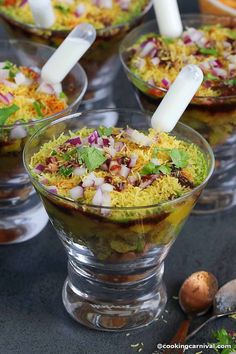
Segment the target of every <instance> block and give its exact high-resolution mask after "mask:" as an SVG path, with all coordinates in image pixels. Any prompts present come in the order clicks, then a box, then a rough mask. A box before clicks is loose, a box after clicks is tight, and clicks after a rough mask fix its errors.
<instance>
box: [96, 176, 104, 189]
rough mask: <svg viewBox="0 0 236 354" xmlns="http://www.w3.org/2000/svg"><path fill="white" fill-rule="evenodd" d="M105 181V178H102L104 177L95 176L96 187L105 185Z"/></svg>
mask: <svg viewBox="0 0 236 354" xmlns="http://www.w3.org/2000/svg"><path fill="white" fill-rule="evenodd" d="M103 183H104V178H102V177H95V178H94V185H95V186H96V187H99V186H101V185H103Z"/></svg>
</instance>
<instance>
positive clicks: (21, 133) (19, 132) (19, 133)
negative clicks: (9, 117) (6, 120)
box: [10, 125, 27, 139]
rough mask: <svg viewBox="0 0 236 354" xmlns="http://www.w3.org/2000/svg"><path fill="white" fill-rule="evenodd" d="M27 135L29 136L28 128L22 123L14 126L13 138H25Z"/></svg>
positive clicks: (11, 134) (11, 133)
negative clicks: (22, 125)
mask: <svg viewBox="0 0 236 354" xmlns="http://www.w3.org/2000/svg"><path fill="white" fill-rule="evenodd" d="M26 136H27V132H26V130H25V129H24V128H23V127H21V126H20V125H17V126H15V127H14V128H12V130H11V132H10V137H11V139H23V138H25V137H26Z"/></svg>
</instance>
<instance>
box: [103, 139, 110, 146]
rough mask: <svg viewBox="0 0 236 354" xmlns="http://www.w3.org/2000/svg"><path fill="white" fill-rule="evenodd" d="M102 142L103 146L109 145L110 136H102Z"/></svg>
mask: <svg viewBox="0 0 236 354" xmlns="http://www.w3.org/2000/svg"><path fill="white" fill-rule="evenodd" d="M102 143H103V146H109V145H110V140H109V139H108V138H102Z"/></svg>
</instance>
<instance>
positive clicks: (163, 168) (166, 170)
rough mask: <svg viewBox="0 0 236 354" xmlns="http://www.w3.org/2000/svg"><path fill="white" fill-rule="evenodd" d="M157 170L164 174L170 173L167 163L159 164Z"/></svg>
mask: <svg viewBox="0 0 236 354" xmlns="http://www.w3.org/2000/svg"><path fill="white" fill-rule="evenodd" d="M159 171H160V172H161V173H163V174H164V175H169V174H170V173H171V167H170V166H168V165H161V166H159Z"/></svg>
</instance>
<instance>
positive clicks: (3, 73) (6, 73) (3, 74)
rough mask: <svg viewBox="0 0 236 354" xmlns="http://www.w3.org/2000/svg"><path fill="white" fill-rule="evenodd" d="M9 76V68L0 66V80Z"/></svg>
mask: <svg viewBox="0 0 236 354" xmlns="http://www.w3.org/2000/svg"><path fill="white" fill-rule="evenodd" d="M8 78H9V70H7V69H1V68H0V80H4V79H8Z"/></svg>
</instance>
